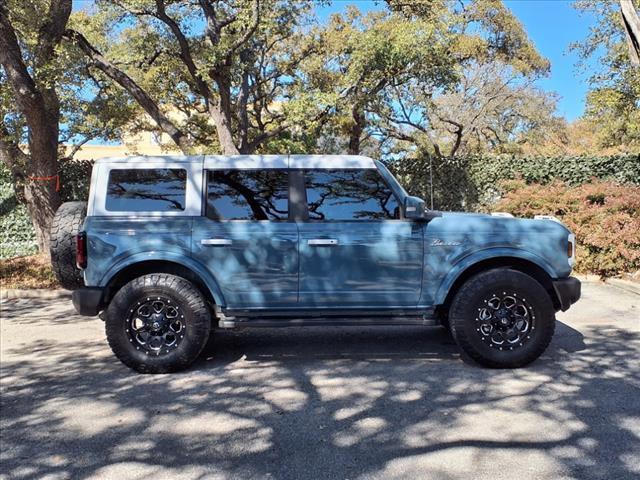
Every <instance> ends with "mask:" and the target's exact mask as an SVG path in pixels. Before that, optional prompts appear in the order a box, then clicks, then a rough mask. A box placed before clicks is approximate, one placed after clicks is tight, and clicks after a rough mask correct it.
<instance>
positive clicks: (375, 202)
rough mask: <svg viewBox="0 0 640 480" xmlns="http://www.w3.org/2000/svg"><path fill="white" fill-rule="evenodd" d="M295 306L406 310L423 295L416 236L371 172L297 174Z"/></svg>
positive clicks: (417, 227)
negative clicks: (300, 195) (300, 214)
mask: <svg viewBox="0 0 640 480" xmlns="http://www.w3.org/2000/svg"><path fill="white" fill-rule="evenodd" d="M302 175H303V176H304V184H305V187H306V197H307V198H306V203H307V205H308V219H307V220H306V221H302V222H300V223H299V224H298V227H299V232H300V244H299V250H300V292H299V305H300V306H301V307H304V306H324V307H349V308H352V307H363V308H370V307H375V306H379V307H389V308H390V307H411V306H416V305H417V303H418V300H419V298H420V293H421V288H422V270H423V268H422V262H423V228H422V224H421V223H419V222H412V221H410V220H404V219H402V218H400V206H399V204H398V199H397V198H396V197H395V196H394V193H393V192H392V191H391V189H390V188H389V186H388V185H387V184H386V182H385V180H384V179H383V178H382V176H381V175H380V173H379V172H378V170H376V169H351V170H328V169H317V170H303V171H302Z"/></svg>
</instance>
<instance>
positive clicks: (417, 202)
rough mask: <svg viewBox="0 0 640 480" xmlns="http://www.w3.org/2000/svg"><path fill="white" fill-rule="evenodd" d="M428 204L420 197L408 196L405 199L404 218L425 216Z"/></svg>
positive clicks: (414, 218) (416, 218) (413, 218)
mask: <svg viewBox="0 0 640 480" xmlns="http://www.w3.org/2000/svg"><path fill="white" fill-rule="evenodd" d="M425 210H426V205H425V203H424V200H422V199H421V198H418V197H406V198H405V199H404V218H410V219H412V220H419V219H422V218H424V214H425Z"/></svg>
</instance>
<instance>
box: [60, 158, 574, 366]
mask: <svg viewBox="0 0 640 480" xmlns="http://www.w3.org/2000/svg"><path fill="white" fill-rule="evenodd" d="M51 245H52V247H51V257H52V264H53V267H54V270H55V272H56V274H57V276H58V278H59V280H60V281H61V283H62V284H63V285H64V286H65V287H67V288H70V289H74V290H75V291H74V292H73V304H74V306H75V308H76V310H77V311H78V313H79V314H81V315H90V316H94V315H97V314H100V316H101V318H102V319H103V320H105V324H106V335H107V340H108V342H109V345H110V346H111V348H112V350H113V352H114V353H115V355H116V356H117V357H118V358H119V359H120V360H121V361H122V362H123V363H124V364H126V365H127V366H129V367H131V368H133V369H135V370H137V371H139V372H151V373H157V372H169V371H176V370H179V369H183V368H186V367H187V366H189V365H190V364H191V363H192V362H193V361H194V360H195V359H196V358H197V357H198V355H199V354H200V352H201V351H202V350H203V348H204V346H205V344H207V342H208V339H209V337H210V335H212V332H213V330H214V329H215V328H234V327H241V326H242V327H276V326H309V325H313V326H328V325H416V324H417V325H444V326H445V327H447V328H448V329H449V330H450V331H451V333H452V335H453V337H454V339H455V341H456V342H457V344H458V345H459V346H460V348H461V349H462V350H463V351H464V352H466V353H467V354H468V356H470V357H471V358H473V359H475V360H476V361H477V362H478V363H480V364H482V365H485V366H489V367H503V368H504V367H507V368H512V367H519V366H523V365H526V364H528V363H530V362H532V361H533V360H535V359H536V358H537V357H538V356H540V355H541V354H542V352H543V351H544V350H545V348H546V347H547V346H548V344H549V342H550V341H551V337H552V335H553V332H554V328H555V312H557V311H559V310H566V309H567V308H569V306H570V305H571V304H572V303H574V302H576V301H577V300H578V298H579V297H580V282H579V281H578V280H576V279H575V278H572V277H570V276H569V274H570V272H571V268H572V265H573V262H574V252H575V238H574V235H573V234H572V233H571V232H570V231H569V230H568V229H567V228H566V227H565V226H564V225H562V224H561V223H560V222H559V221H557V220H555V219H554V218H553V217H544V218H535V219H517V218H513V217H512V216H510V215H508V214H493V215H491V214H466V213H448V212H437V211H431V210H428V209H426V208H425V203H424V201H422V200H421V199H419V198H416V197H412V196H409V195H408V194H407V193H406V192H405V190H404V189H403V188H402V186H400V184H399V183H398V182H397V181H396V180H395V179H394V177H393V176H392V175H391V173H389V171H388V170H387V169H386V168H385V166H384V165H383V164H382V163H380V162H378V161H374V160H372V159H370V158H367V157H361V156H328V155H238V156H218V155H206V156H202V155H201V156H162V157H129V158H118V159H103V160H98V161H97V162H96V163H95V165H94V167H93V173H92V177H91V188H90V194H89V201H88V202H87V203H85V202H70V203H65V204H63V205H62V206H61V207H60V209H59V210H58V212H57V214H56V217H55V219H54V223H53V227H52V243H51Z"/></svg>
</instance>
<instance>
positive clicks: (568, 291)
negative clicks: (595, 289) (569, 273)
mask: <svg viewBox="0 0 640 480" xmlns="http://www.w3.org/2000/svg"><path fill="white" fill-rule="evenodd" d="M552 283H553V289H554V290H555V292H556V297H557V298H558V306H559V307H560V310H562V311H563V312H564V311H565V310H568V309H569V307H570V306H571V305H573V304H574V303H576V302H577V301H578V300H579V299H580V280H578V279H577V278H575V277H567V278H560V279H558V280H553V281H552Z"/></svg>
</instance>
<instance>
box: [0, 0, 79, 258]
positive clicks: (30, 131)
mask: <svg viewBox="0 0 640 480" xmlns="http://www.w3.org/2000/svg"><path fill="white" fill-rule="evenodd" d="M70 14H71V0H51V1H50V2H25V3H19V2H11V1H7V0H1V1H0V63H1V64H2V67H3V72H2V76H1V77H0V81H1V82H2V93H1V97H2V109H3V111H2V118H3V120H2V124H1V125H0V128H1V130H0V159H2V161H3V163H5V164H6V165H7V166H8V167H9V168H10V169H11V172H12V174H13V177H14V178H15V179H16V180H21V181H22V184H23V185H24V187H23V194H24V199H25V201H26V204H27V207H28V210H29V213H30V215H31V218H32V220H33V224H34V227H35V230H36V236H37V241H38V246H39V248H40V249H41V250H45V249H46V248H47V247H48V243H49V226H50V224H51V220H52V218H53V215H54V213H55V211H56V209H57V208H58V205H59V204H60V196H59V195H58V191H57V189H56V179H57V178H58V177H57V175H58V134H59V120H60V99H59V98H58V94H57V92H56V81H57V79H58V78H59V76H60V71H59V70H58V67H59V63H58V50H57V49H58V46H59V45H60V42H61V41H62V35H63V33H64V29H65V27H66V24H67V21H68V19H69V15H70ZM9 90H10V92H9ZM10 101H15V108H16V110H12V111H9V110H8V109H7V105H8V103H9V102H10ZM12 108H13V107H12ZM24 126H26V129H27V140H28V150H27V151H24V150H23V149H22V148H21V147H20V145H19V140H20V137H21V136H22V131H21V130H22V127H24Z"/></svg>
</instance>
